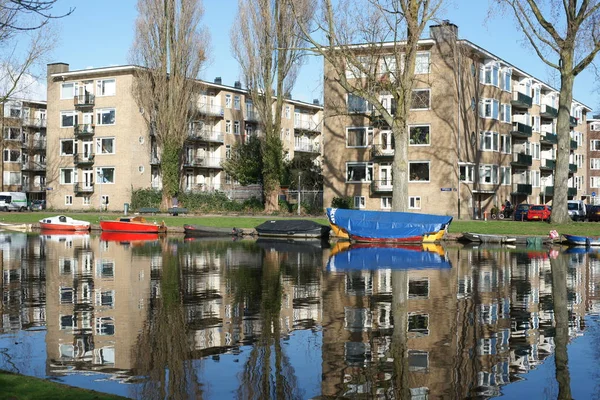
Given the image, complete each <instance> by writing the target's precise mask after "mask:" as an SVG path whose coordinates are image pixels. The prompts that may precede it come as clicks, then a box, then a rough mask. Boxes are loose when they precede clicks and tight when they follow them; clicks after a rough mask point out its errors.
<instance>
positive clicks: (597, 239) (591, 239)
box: [562, 233, 600, 246]
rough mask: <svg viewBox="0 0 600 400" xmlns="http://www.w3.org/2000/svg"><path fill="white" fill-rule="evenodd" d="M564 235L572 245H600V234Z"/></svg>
mask: <svg viewBox="0 0 600 400" xmlns="http://www.w3.org/2000/svg"><path fill="white" fill-rule="evenodd" d="M562 235H563V237H564V238H565V241H566V242H567V244H569V245H572V246H600V236H577V235H567V234H564V233H563V234H562Z"/></svg>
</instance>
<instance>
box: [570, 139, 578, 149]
mask: <svg viewBox="0 0 600 400" xmlns="http://www.w3.org/2000/svg"><path fill="white" fill-rule="evenodd" d="M570 146H571V150H576V149H577V147H579V144H577V140H573V139H571V145H570Z"/></svg>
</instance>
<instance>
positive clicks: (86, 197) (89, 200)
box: [81, 196, 92, 206]
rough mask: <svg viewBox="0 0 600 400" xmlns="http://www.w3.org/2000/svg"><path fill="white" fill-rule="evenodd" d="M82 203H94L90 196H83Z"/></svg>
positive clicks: (87, 204)
mask: <svg viewBox="0 0 600 400" xmlns="http://www.w3.org/2000/svg"><path fill="white" fill-rule="evenodd" d="M81 205H83V206H90V205H92V199H91V197H90V196H83V197H82V198H81Z"/></svg>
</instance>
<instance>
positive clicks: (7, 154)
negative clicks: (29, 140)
mask: <svg viewBox="0 0 600 400" xmlns="http://www.w3.org/2000/svg"><path fill="white" fill-rule="evenodd" d="M13 154H18V156H17V158H16V159H15V160H13V159H12V157H11V156H12V155H13ZM21 157H22V154H21V149H4V152H3V154H2V161H4V162H5V163H20V162H21ZM6 172H8V171H6Z"/></svg>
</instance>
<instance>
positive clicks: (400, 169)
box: [392, 118, 409, 211]
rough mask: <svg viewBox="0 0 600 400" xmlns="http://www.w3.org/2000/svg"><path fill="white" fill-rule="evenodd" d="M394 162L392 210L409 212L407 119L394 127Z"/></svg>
mask: <svg viewBox="0 0 600 400" xmlns="http://www.w3.org/2000/svg"><path fill="white" fill-rule="evenodd" d="M392 132H393V135H394V146H395V149H394V162H393V164H392V179H393V181H392V183H393V186H392V210H393V211H407V210H408V179H409V176H408V140H407V137H406V119H403V118H400V119H399V120H398V121H397V125H395V126H394V127H393V130H392Z"/></svg>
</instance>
